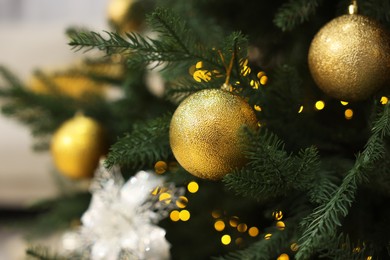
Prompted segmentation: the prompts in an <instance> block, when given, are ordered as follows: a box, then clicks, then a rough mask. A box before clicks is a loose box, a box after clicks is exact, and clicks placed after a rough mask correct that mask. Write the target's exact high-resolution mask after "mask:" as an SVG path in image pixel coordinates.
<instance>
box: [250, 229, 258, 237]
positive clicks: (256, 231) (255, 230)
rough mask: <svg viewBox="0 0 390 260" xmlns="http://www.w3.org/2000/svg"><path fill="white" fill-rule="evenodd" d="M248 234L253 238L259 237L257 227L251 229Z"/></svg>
mask: <svg viewBox="0 0 390 260" xmlns="http://www.w3.org/2000/svg"><path fill="white" fill-rule="evenodd" d="M248 234H249V235H250V236H251V237H256V236H258V235H259V229H258V228H257V227H251V228H250V229H249V230H248Z"/></svg>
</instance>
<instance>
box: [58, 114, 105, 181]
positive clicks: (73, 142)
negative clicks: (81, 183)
mask: <svg viewBox="0 0 390 260" xmlns="http://www.w3.org/2000/svg"><path fill="white" fill-rule="evenodd" d="M105 138H106V135H105V131H104V130H103V128H102V126H101V125H100V124H99V123H97V122H96V121H95V120H94V119H92V118H89V117H86V116H83V115H76V116H75V117H74V118H72V119H70V120H68V121H66V122H65V123H63V124H62V125H61V126H60V128H59V129H58V130H57V131H56V132H55V133H54V135H53V139H52V142H51V152H52V155H53V159H54V163H55V165H56V167H57V168H58V170H59V171H60V172H61V173H62V174H63V175H65V176H67V177H69V178H72V179H81V178H88V177H92V176H93V173H94V171H95V169H96V167H97V165H98V162H99V159H100V157H101V156H103V155H105V153H106V151H107V144H106V139H105Z"/></svg>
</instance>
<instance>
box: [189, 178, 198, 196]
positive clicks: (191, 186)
mask: <svg viewBox="0 0 390 260" xmlns="http://www.w3.org/2000/svg"><path fill="white" fill-rule="evenodd" d="M187 189H188V191H189V192H191V193H196V192H197V191H198V190H199V184H198V183H197V182H196V181H191V182H190V183H188V185H187Z"/></svg>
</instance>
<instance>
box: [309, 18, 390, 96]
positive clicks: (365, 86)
mask: <svg viewBox="0 0 390 260" xmlns="http://www.w3.org/2000/svg"><path fill="white" fill-rule="evenodd" d="M308 62H309V68H310V72H311V74H312V76H313V79H314V81H315V82H316V84H317V85H318V87H319V88H320V89H322V90H323V91H324V92H325V93H326V94H328V95H329V96H331V97H333V98H336V99H339V100H344V101H357V100H363V99H366V98H368V97H369V96H370V95H371V94H373V93H374V92H375V91H376V90H378V89H379V88H380V87H382V86H383V85H385V84H386V83H388V82H389V75H390V36H389V34H388V33H387V32H386V31H385V29H383V28H382V26H381V25H380V24H379V23H377V22H376V21H374V20H372V19H370V18H368V17H365V16H362V15H357V14H351V15H343V16H340V17H338V18H335V19H333V20H331V21H330V22H329V23H327V24H326V25H325V26H324V27H322V28H321V29H320V31H319V32H318V33H317V34H316V35H315V37H314V39H313V41H312V43H311V46H310V49H309V55H308Z"/></svg>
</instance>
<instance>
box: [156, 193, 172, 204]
mask: <svg viewBox="0 0 390 260" xmlns="http://www.w3.org/2000/svg"><path fill="white" fill-rule="evenodd" d="M171 197H172V196H171V194H169V193H167V192H164V193H161V194H160V197H159V198H158V200H159V201H164V202H165V203H166V204H169V203H171Z"/></svg>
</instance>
